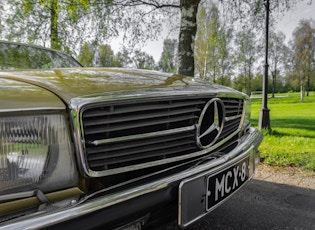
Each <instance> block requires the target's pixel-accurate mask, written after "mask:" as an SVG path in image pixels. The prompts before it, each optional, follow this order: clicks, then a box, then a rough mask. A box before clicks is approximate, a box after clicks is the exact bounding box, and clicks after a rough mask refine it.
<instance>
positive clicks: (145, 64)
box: [132, 50, 155, 69]
mask: <svg viewBox="0 0 315 230" xmlns="http://www.w3.org/2000/svg"><path fill="white" fill-rule="evenodd" d="M132 60H133V63H134V65H135V66H136V68H138V69H155V62H154V58H153V57H152V56H151V55H149V54H147V53H146V52H143V51H140V50H136V51H135V53H134V56H133V58H132Z"/></svg>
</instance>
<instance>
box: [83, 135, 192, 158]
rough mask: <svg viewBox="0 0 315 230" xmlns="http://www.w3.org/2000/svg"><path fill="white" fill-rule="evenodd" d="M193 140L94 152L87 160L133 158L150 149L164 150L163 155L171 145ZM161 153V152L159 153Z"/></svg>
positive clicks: (180, 144)
mask: <svg viewBox="0 0 315 230" xmlns="http://www.w3.org/2000/svg"><path fill="white" fill-rule="evenodd" d="M194 143H195V141H194V140H187V139H182V140H177V141H176V142H165V143H164V144H163V145H161V144H154V145H145V146H142V147H141V148H133V149H124V150H120V151H114V152H106V153H105V154H101V155H100V154H96V155H90V154H89V155H88V159H89V160H98V159H107V160H108V159H111V158H117V157H121V156H129V160H133V159H134V158H135V157H136V155H141V154H142V153H145V152H146V153H148V152H151V151H159V150H161V151H163V150H164V152H163V153H164V155H167V154H166V152H167V149H168V148H173V147H178V146H182V145H187V144H188V145H189V144H194ZM160 155H161V153H160Z"/></svg>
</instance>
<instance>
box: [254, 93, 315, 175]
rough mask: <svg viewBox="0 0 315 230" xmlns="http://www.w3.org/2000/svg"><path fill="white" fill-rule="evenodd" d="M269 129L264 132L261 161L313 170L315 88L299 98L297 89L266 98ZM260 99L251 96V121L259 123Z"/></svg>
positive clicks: (314, 160)
mask: <svg viewBox="0 0 315 230" xmlns="http://www.w3.org/2000/svg"><path fill="white" fill-rule="evenodd" d="M268 104H269V106H268V108H269V109H270V123H271V128H272V131H271V132H270V133H267V132H265V133H264V140H263V143H262V144H261V146H260V147H259V150H260V151H261V158H262V161H263V162H264V163H266V164H270V165H277V166H297V167H302V168H305V169H310V170H315V141H314V138H315V113H314V108H315V92H311V95H310V96H309V97H305V101H304V103H300V102H299V93H287V94H276V97H275V98H270V99H269V100H268ZM260 108H261V100H260V99H252V119H251V121H252V124H253V125H257V124H258V117H259V111H260Z"/></svg>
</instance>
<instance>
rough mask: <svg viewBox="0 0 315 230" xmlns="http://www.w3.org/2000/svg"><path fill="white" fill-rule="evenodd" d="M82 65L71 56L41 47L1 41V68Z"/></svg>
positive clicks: (44, 67)
mask: <svg viewBox="0 0 315 230" xmlns="http://www.w3.org/2000/svg"><path fill="white" fill-rule="evenodd" d="M69 67H81V65H80V64H79V63H78V62H77V61H76V60H75V59H74V58H72V57H71V56H69V55H67V54H65V53H62V52H59V51H55V50H51V49H46V48H41V47H36V46H29V45H23V44H18V43H10V42H1V41H0V70H12V69H50V68H69Z"/></svg>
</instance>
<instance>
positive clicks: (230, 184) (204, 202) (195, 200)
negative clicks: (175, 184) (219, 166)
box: [179, 157, 251, 227]
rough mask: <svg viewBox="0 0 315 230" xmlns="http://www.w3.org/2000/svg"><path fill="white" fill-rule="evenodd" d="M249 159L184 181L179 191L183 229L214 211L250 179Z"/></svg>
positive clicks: (180, 218) (180, 216)
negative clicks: (213, 172)
mask: <svg viewBox="0 0 315 230" xmlns="http://www.w3.org/2000/svg"><path fill="white" fill-rule="evenodd" d="M250 176H251V175H250V170H249V157H247V158H245V159H243V160H241V161H239V162H237V163H236V164H234V165H232V166H230V167H229V168H226V169H224V170H222V171H219V172H217V173H215V174H203V175H201V176H197V177H194V178H192V179H188V180H185V181H183V182H182V183H181V184H180V189H179V197H180V198H179V224H180V225H181V226H183V227H185V226H187V225H188V224H190V223H191V222H193V221H195V220H197V219H199V218H201V217H202V216H204V215H205V214H206V213H208V212H210V211H211V210H213V209H214V208H215V207H217V206H218V205H219V204H220V203H221V202H223V201H224V200H226V199H227V198H228V197H229V196H230V195H231V194H233V193H234V192H235V191H237V190H238V189H239V188H240V187H241V186H242V185H244V183H246V182H247V181H248V179H249V178H250Z"/></svg>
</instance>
